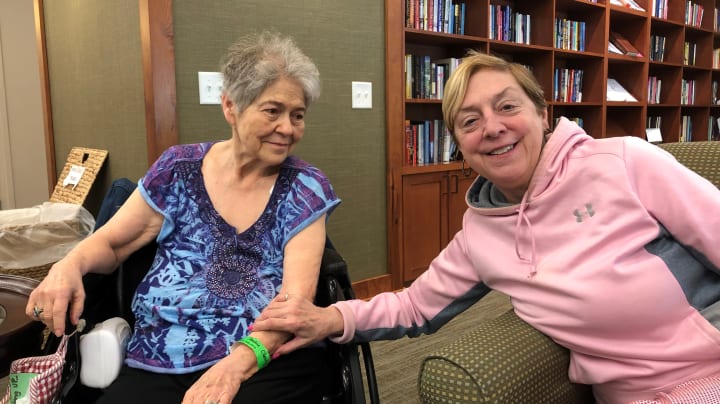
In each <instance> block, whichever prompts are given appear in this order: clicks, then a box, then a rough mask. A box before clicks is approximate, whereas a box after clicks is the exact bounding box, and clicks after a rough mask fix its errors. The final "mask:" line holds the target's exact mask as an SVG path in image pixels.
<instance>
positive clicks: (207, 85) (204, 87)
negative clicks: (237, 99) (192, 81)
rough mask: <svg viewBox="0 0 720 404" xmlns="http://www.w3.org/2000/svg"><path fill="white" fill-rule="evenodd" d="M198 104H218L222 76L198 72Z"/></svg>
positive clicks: (214, 73) (221, 88) (220, 74)
mask: <svg viewBox="0 0 720 404" xmlns="http://www.w3.org/2000/svg"><path fill="white" fill-rule="evenodd" d="M198 90H199V94H200V104H220V96H221V95H222V90H223V76H222V73H219V72H198Z"/></svg>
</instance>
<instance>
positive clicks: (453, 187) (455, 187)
mask: <svg viewBox="0 0 720 404" xmlns="http://www.w3.org/2000/svg"><path fill="white" fill-rule="evenodd" d="M450 188H451V189H450V193H451V194H456V193H457V191H458V176H457V175H451V176H450Z"/></svg>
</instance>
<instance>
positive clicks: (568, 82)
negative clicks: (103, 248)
mask: <svg viewBox="0 0 720 404" xmlns="http://www.w3.org/2000/svg"><path fill="white" fill-rule="evenodd" d="M623 1H626V0H612V1H611V0H598V1H597V2H595V1H587V0H553V1H547V2H543V1H537V0H515V1H506V0H484V1H478V0H473V1H470V0H465V1H462V0H386V1H385V10H386V113H387V120H386V121H387V170H388V193H387V198H388V200H387V203H388V214H387V221H388V267H389V268H390V269H391V274H392V280H393V286H394V287H396V288H397V287H401V286H403V285H404V284H407V283H408V282H410V281H412V280H413V279H414V278H415V277H417V276H418V275H419V274H420V273H422V271H423V270H424V269H425V268H426V267H427V265H428V264H429V262H430V260H431V259H432V258H433V257H435V255H436V254H437V253H438V252H439V251H440V250H441V249H442V248H443V247H444V246H445V245H446V244H447V242H448V241H449V240H450V239H451V238H452V237H453V235H454V234H455V232H456V231H457V230H459V229H460V221H461V215H462V212H463V211H464V210H465V205H464V201H463V197H464V193H465V191H466V190H467V187H469V185H470V183H471V182H472V179H473V177H474V173H472V172H470V171H469V170H467V168H466V167H463V165H462V163H461V162H459V161H449V162H444V161H443V160H434V161H433V162H432V163H425V164H418V163H417V162H415V161H413V160H411V159H410V160H409V159H408V154H412V153H413V150H412V149H413V148H415V147H418V145H419V142H420V141H419V140H414V141H413V138H412V134H409V133H408V131H407V130H406V127H407V126H408V124H410V123H415V122H418V121H432V120H441V119H442V114H441V101H440V99H439V98H438V97H437V93H432V91H431V92H429V93H426V95H423V96H422V97H419V96H416V93H412V92H407V91H408V86H412V85H418V84H419V83H418V82H417V81H418V80H423V84H424V85H426V86H428V88H431V89H434V90H435V91H437V88H436V87H433V86H437V85H438V83H437V82H435V83H434V81H433V79H434V77H435V75H434V74H435V73H434V72H436V71H437V69H439V70H443V68H442V67H440V68H438V67H437V65H433V64H432V63H433V62H434V61H443V60H447V59H448V58H460V57H462V56H463V55H464V54H465V53H466V50H467V49H471V48H472V49H477V50H480V51H482V52H486V53H491V54H496V55H499V56H502V57H504V58H506V59H509V60H512V61H514V62H518V63H521V64H523V65H526V66H528V67H529V68H530V69H531V70H532V71H533V73H534V74H535V76H536V77H537V79H538V81H539V82H540V84H541V86H542V87H543V89H544V91H545V94H546V99H547V101H548V114H549V116H550V117H552V119H557V118H558V117H560V116H566V117H568V118H573V119H576V120H579V121H581V122H582V126H583V127H584V129H585V130H586V131H587V132H588V134H590V135H591V136H594V137H598V138H600V137H611V136H625V135H630V136H637V137H642V138H645V129H646V128H647V127H649V126H652V127H659V128H660V132H661V133H662V136H663V141H664V142H676V141H700V140H708V139H709V137H711V136H712V132H713V131H712V129H713V126H715V125H717V123H716V122H718V119H720V103H718V102H717V101H718V100H717V99H718V98H720V89H718V87H719V86H720V69H719V68H718V63H719V62H718V60H720V33H719V31H720V30H719V29H718V25H720V24H719V23H718V21H720V17H718V15H717V14H718V11H717V9H718V8H720V0H694V1H692V2H687V1H685V0H635V3H637V4H638V5H639V6H640V8H641V9H642V10H638V9H635V8H632V7H627V6H623V5H621V4H622V3H623ZM446 3H447V5H448V6H449V7H448V9H447V10H446V9H445V8H444V7H445V5H446ZM618 4H620V5H618ZM456 10H457V11H459V12H460V13H461V14H456V13H455V12H456ZM406 12H407V13H406ZM463 12H464V14H462V13H463ZM426 15H427V16H430V17H425V16H426ZM410 16H411V18H408V17H410ZM433 16H440V17H436V18H433ZM450 16H451V17H450ZM443 17H444V18H443ZM448 20H449V21H448ZM611 32H613V33H616V34H620V36H621V37H623V38H625V39H627V40H628V41H629V42H630V43H631V44H632V45H633V46H634V47H635V48H636V49H637V50H638V51H640V52H641V54H640V55H637V56H631V55H627V54H618V53H615V52H611V51H610V50H609V49H608V42H609V40H610V33H611ZM556 33H557V35H556ZM504 38H508V39H504ZM406 55H414V56H423V57H425V66H423V67H425V69H424V70H422V74H421V75H417V74H416V75H415V76H414V78H413V77H408V75H407V74H406V70H411V71H413V72H415V73H417V71H418V70H417V69H420V68H421V66H420V64H415V65H409V64H408V63H407V57H406ZM427 66H430V69H427ZM443 73H444V74H445V77H447V76H448V73H447V70H444V71H443ZM607 78H613V79H615V80H616V81H617V82H618V83H619V84H620V85H621V86H622V87H623V88H625V89H626V90H627V91H628V92H629V93H630V94H631V95H632V96H633V97H634V98H635V99H636V100H637V101H608V100H607V98H606V97H607ZM435 81H437V80H435ZM658 83H659V84H660V89H659V91H658V88H657V87H653V85H655V86H657V85H658ZM683 131H684V132H683ZM432 136H434V139H436V140H435V141H436V142H437V141H438V140H437V139H440V138H441V136H442V134H434V135H432ZM409 139H410V140H409ZM431 139H432V138H431ZM426 147H427V146H426ZM409 149H411V150H409Z"/></svg>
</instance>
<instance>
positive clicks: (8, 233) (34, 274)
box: [0, 147, 108, 280]
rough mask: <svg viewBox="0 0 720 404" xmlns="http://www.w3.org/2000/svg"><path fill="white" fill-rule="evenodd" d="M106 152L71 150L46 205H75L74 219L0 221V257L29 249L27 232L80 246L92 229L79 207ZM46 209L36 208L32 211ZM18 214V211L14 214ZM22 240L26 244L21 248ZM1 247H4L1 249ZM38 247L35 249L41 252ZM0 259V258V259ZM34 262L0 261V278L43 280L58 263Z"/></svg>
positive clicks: (77, 148) (37, 260)
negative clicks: (74, 178)
mask: <svg viewBox="0 0 720 404" xmlns="http://www.w3.org/2000/svg"><path fill="white" fill-rule="evenodd" d="M107 154H108V152H107V150H98V149H89V148H86V147H73V148H72V149H71V150H70V153H69V154H68V157H67V160H66V162H65V166H64V167H63V170H62V172H61V173H60V176H59V179H58V181H57V183H56V184H55V188H54V190H53V194H52V195H51V196H50V202H46V203H64V204H73V205H78V211H77V212H78V213H77V216H76V217H64V218H63V220H58V221H36V222H33V223H16V224H13V223H12V222H10V223H8V222H5V223H3V221H2V220H0V254H1V253H2V248H3V247H5V249H6V250H12V249H14V248H17V249H20V248H28V246H29V245H31V244H33V243H35V242H36V241H37V240H33V239H32V237H30V234H29V232H32V231H38V230H39V231H41V232H43V233H44V234H55V235H57V234H63V235H67V237H76V240H74V241H75V242H79V241H80V240H81V239H82V238H84V237H85V236H87V235H88V234H90V232H91V231H92V228H93V227H94V224H95V222H94V218H93V217H92V215H91V214H90V213H89V212H87V210H85V209H84V208H83V207H82V204H83V203H84V202H85V198H86V197H87V195H88V193H89V192H90V188H91V187H92V184H93V183H94V182H95V179H96V178H97V175H98V173H99V171H100V169H101V168H102V166H103V164H104V162H105V159H106V158H107ZM74 168H75V169H78V168H80V169H81V170H82V175H81V176H80V177H79V178H77V181H73V182H75V183H74V184H66V182H68V181H66V180H67V179H68V176H69V175H70V173H71V171H73V169H74ZM43 206H45V204H43V205H41V206H40V205H39V206H38V207H35V208H42V207H43ZM31 209H32V208H31ZM16 211H18V212H19V211H20V210H16ZM23 237H25V241H26V244H25V245H22V246H21V245H20V244H19V243H22V242H23ZM1 243H7V244H6V245H2V244H1ZM41 247H42V246H40V247H39V248H38V249H41ZM0 258H2V257H1V256H0ZM39 261H42V260H41V259H40V258H39V257H38V258H37V259H32V260H28V262H31V264H30V265H25V266H23V265H13V261H12V260H10V259H8V260H7V261H6V262H7V263H6V264H3V262H2V260H0V274H10V275H17V276H23V277H27V278H32V279H37V280H42V279H43V278H44V277H45V275H47V272H48V270H49V269H50V267H52V266H53V264H54V263H55V262H56V261H57V259H54V260H49V261H50V262H39Z"/></svg>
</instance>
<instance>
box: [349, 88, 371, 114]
mask: <svg viewBox="0 0 720 404" xmlns="http://www.w3.org/2000/svg"><path fill="white" fill-rule="evenodd" d="M352 107H353V108H359V109H371V108H372V83H371V82H368V81H353V82H352Z"/></svg>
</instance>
